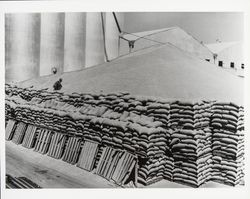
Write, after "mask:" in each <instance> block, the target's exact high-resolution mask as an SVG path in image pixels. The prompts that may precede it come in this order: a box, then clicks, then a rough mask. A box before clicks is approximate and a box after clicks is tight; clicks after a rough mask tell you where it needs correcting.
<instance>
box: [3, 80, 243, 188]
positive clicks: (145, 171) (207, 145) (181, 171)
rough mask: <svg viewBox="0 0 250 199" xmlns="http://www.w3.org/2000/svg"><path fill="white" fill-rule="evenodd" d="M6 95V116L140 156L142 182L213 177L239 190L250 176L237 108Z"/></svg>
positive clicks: (114, 97)
mask: <svg viewBox="0 0 250 199" xmlns="http://www.w3.org/2000/svg"><path fill="white" fill-rule="evenodd" d="M6 95H7V96H6V99H5V104H6V106H5V112H6V116H7V117H6V118H15V119H16V120H18V121H22V122H25V123H27V124H32V125H35V126H37V127H40V128H45V129H48V130H51V131H56V132H60V133H65V134H67V135H69V136H77V137H78V138H79V139H82V138H84V140H92V141H95V142H97V143H98V144H99V145H100V148H101V149H102V148H103V147H105V146H109V147H113V148H116V149H121V150H125V151H128V152H130V153H132V154H137V155H138V156H139V157H140V158H141V159H143V161H141V162H140V161H139V168H138V169H139V172H138V180H139V182H141V183H142V184H145V185H147V184H150V183H153V182H155V181H158V180H160V179H162V178H166V179H168V180H173V181H175V182H181V183H185V184H188V185H191V186H195V187H197V186H200V185H202V184H203V183H205V182H207V181H208V180H210V179H212V180H216V181H220V182H223V183H227V184H231V185H236V184H238V183H239V182H240V181H241V180H242V178H243V176H244V161H243V160H244V134H243V131H244V112H243V107H239V106H237V105H235V104H232V103H215V102H212V101H199V102H180V101H171V102H170V101H165V100H162V99H156V98H148V97H143V96H131V95H129V94H128V93H112V94H103V93H100V94H91V93H87V94H78V93H72V94H63V93H58V92H48V91H46V90H38V91H36V90H32V89H30V88H28V89H27V88H26V89H23V88H18V87H16V86H10V85H6ZM100 154H101V153H98V154H97V156H98V157H99V156H100ZM98 157H97V161H96V163H95V164H96V165H97V164H98ZM140 158H139V159H140ZM212 171H213V172H212ZM211 175H212V176H211Z"/></svg>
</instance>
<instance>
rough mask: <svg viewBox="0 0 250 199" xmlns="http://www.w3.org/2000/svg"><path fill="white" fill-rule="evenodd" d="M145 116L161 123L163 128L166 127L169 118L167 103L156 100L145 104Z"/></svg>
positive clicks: (168, 105)
mask: <svg viewBox="0 0 250 199" xmlns="http://www.w3.org/2000/svg"><path fill="white" fill-rule="evenodd" d="M147 115H148V116H149V117H153V118H154V119H155V120H157V121H161V122H162V123H163V124H164V127H167V126H168V123H169V117H170V104H169V102H167V101H163V100H158V101H156V102H147Z"/></svg>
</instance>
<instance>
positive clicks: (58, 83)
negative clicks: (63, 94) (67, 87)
mask: <svg viewBox="0 0 250 199" xmlns="http://www.w3.org/2000/svg"><path fill="white" fill-rule="evenodd" d="M53 88H54V90H55V91H56V90H60V89H61V88H62V79H61V78H60V79H59V80H58V81H56V82H55V83H54V85H53Z"/></svg>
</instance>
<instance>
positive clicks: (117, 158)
mask: <svg viewBox="0 0 250 199" xmlns="http://www.w3.org/2000/svg"><path fill="white" fill-rule="evenodd" d="M135 165H136V158H135V156H134V155H132V154H130V153H128V152H125V151H120V150H116V149H113V148H110V147H105V148H104V149H103V152H102V155H101V158H100V160H99V162H98V165H97V169H96V174H98V175H100V176H102V177H104V178H106V179H108V180H113V181H114V182H116V183H117V184H119V185H123V184H124V183H125V182H126V180H127V179H128V178H129V177H130V175H131V172H132V170H133V169H134V168H135Z"/></svg>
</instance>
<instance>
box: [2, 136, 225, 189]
mask: <svg viewBox="0 0 250 199" xmlns="http://www.w3.org/2000/svg"><path fill="white" fill-rule="evenodd" d="M6 173H8V174H10V175H12V176H14V177H21V176H25V177H27V178H29V179H30V180H32V181H33V182H35V183H36V184H38V185H39V186H41V187H43V188H115V187H117V186H116V185H115V184H113V183H112V182H109V181H107V180H106V179H104V178H102V177H100V176H98V175H95V174H93V173H91V172H88V171H85V170H83V169H80V168H78V167H76V166H73V165H71V164H68V163H66V162H64V161H62V160H57V159H54V158H51V157H49V156H47V155H42V154H39V153H37V152H34V151H33V150H32V149H26V148H24V147H22V146H21V145H16V144H14V143H12V142H11V141H7V142H6ZM139 187H140V188H189V187H188V186H185V185H181V184H177V183H173V182H169V181H167V180H161V181H160V182H157V183H154V184H152V185H150V186H147V187H145V186H143V185H140V186H139ZM202 187H204V188H209V187H211V188H218V187H228V186H226V185H222V184H218V183H214V182H209V183H207V184H206V185H204V186H202Z"/></svg>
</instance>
